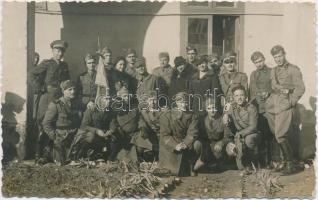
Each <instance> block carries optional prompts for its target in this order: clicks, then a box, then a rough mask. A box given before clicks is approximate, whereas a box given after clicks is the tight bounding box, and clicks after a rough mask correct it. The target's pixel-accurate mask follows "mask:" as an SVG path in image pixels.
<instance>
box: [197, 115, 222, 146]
mask: <svg viewBox="0 0 318 200" xmlns="http://www.w3.org/2000/svg"><path fill="white" fill-rule="evenodd" d="M199 128H200V134H202V137H203V139H204V140H205V139H208V140H209V141H210V142H216V141H221V140H224V142H225V141H227V139H228V136H226V135H224V128H225V125H224V124H223V120H222V116H216V117H215V118H214V117H213V118H210V117H209V116H208V115H206V116H204V117H202V118H201V119H200V123H199Z"/></svg>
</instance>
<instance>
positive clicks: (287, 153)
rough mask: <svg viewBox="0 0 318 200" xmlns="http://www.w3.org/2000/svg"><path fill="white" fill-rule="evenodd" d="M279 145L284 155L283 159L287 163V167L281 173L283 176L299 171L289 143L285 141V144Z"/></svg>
mask: <svg viewBox="0 0 318 200" xmlns="http://www.w3.org/2000/svg"><path fill="white" fill-rule="evenodd" d="M279 145H280V148H281V150H282V153H283V159H284V161H285V163H286V165H285V167H284V168H283V169H282V171H281V173H282V175H289V174H293V173H296V171H297V169H296V166H295V164H294V162H293V156H292V155H293V150H292V148H291V146H290V144H289V142H288V141H284V142H281V143H280V144H279Z"/></svg>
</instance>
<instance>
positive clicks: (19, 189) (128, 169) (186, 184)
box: [2, 162, 315, 198]
mask: <svg viewBox="0 0 318 200" xmlns="http://www.w3.org/2000/svg"><path fill="white" fill-rule="evenodd" d="M143 169H144V170H142V172H140V171H139V172H138V171H136V169H135V168H133V167H132V166H131V165H129V164H122V163H120V164H105V163H100V164H98V163H97V165H96V163H90V164H87V163H86V164H81V165H77V166H62V167H59V166H55V165H53V164H49V165H45V166H35V165H33V164H32V163H30V162H23V163H11V164H10V165H8V166H6V167H5V169H4V170H3V172H4V173H3V187H2V193H3V195H4V196H6V197H13V196H19V197H21V196H27V197H30V196H36V197H135V198H138V197H148V198H151V197H169V198H218V197H223V198H227V197H237V198H241V197H245V198H247V197H248V198H252V197H268V198H273V197H289V198H295V197H297V198H312V197H313V191H314V186H315V173H314V167H313V166H309V165H307V166H306V168H305V170H304V171H302V172H299V173H297V174H294V175H290V176H279V174H277V173H273V172H270V171H269V170H264V169H260V170H256V171H254V172H253V173H252V174H250V175H243V176H242V175H241V173H240V171H238V170H227V171H224V172H219V173H212V172H205V173H199V175H198V176H196V177H181V178H180V179H181V182H180V183H178V182H173V183H172V182H171V177H167V176H165V177H157V176H154V175H153V174H152V171H153V170H152V169H153V166H152V165H146V167H143ZM169 181H170V182H169ZM262 181H263V182H262ZM167 183H169V184H170V185H168V186H169V187H167V188H168V189H166V191H165V192H162V188H164V187H163V186H164V185H165V184H167ZM265 186H268V187H267V188H266V189H264V188H265ZM157 191H159V193H158V192H157Z"/></svg>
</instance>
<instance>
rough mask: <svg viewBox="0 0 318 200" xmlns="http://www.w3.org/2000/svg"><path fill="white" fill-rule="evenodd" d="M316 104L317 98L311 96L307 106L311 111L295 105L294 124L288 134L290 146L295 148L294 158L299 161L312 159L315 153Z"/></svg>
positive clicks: (300, 105)
mask: <svg viewBox="0 0 318 200" xmlns="http://www.w3.org/2000/svg"><path fill="white" fill-rule="evenodd" d="M316 102H317V98H316V97H313V96H311V97H310V98H309V105H310V107H311V109H306V107H305V106H304V105H302V104H297V106H296V109H295V113H294V117H295V118H294V121H293V122H294V123H293V125H292V131H291V134H290V141H291V143H292V146H297V147H298V148H297V149H298V151H296V152H295V154H296V157H298V158H299V159H301V160H305V159H312V158H314V157H315V152H316V131H315V126H316V116H315V112H316Z"/></svg>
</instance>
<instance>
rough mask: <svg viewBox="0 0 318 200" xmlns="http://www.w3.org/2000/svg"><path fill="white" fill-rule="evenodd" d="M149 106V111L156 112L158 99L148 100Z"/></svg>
mask: <svg viewBox="0 0 318 200" xmlns="http://www.w3.org/2000/svg"><path fill="white" fill-rule="evenodd" d="M148 106H149V110H154V109H156V108H157V99H156V98H149V99H148Z"/></svg>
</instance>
